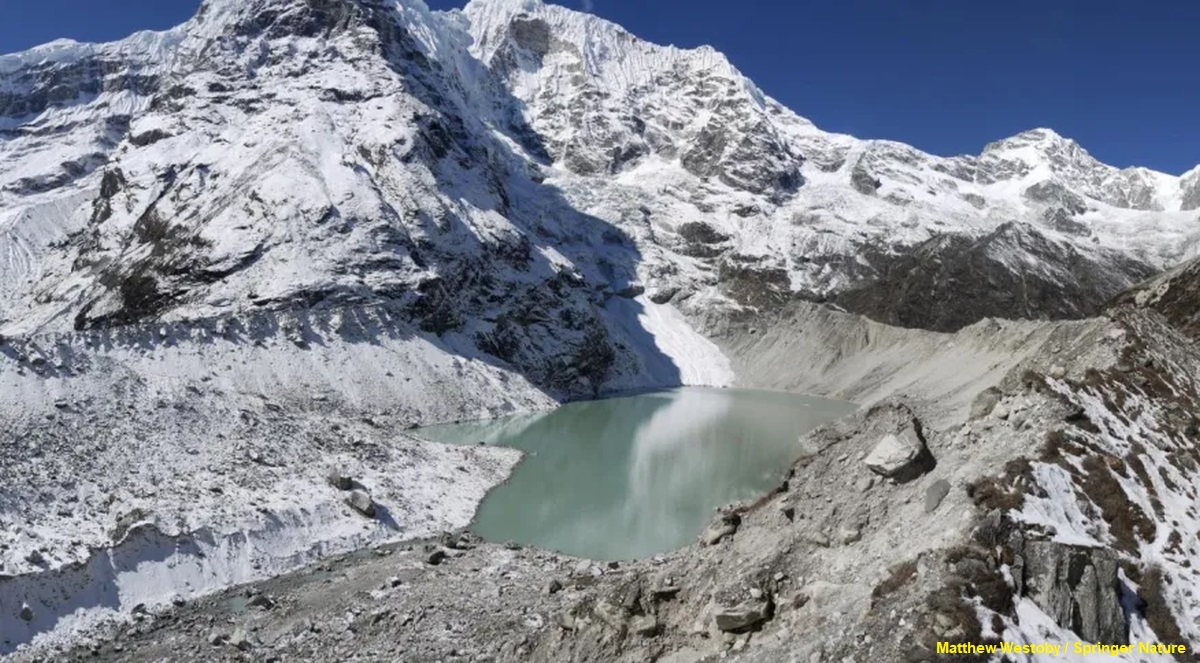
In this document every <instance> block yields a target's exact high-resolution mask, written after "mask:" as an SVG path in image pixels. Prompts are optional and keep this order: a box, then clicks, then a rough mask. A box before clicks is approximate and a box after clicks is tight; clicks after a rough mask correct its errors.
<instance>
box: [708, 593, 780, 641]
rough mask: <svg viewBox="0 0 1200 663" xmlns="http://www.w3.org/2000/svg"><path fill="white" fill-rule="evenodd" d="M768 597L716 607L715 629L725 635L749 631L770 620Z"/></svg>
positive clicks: (714, 616) (769, 601) (714, 613)
mask: <svg viewBox="0 0 1200 663" xmlns="http://www.w3.org/2000/svg"><path fill="white" fill-rule="evenodd" d="M771 608H772V605H771V600H770V598H769V597H765V596H764V597H763V598H759V599H755V598H749V599H747V600H745V601H742V602H740V603H738V604H736V605H718V606H716V610H715V611H714V612H713V621H714V622H715V623H716V626H717V629H718V630H721V631H724V632H726V633H738V632H742V631H747V630H750V629H752V628H754V627H756V626H758V625H759V624H761V623H763V622H765V621H767V620H768V619H770V618H771Z"/></svg>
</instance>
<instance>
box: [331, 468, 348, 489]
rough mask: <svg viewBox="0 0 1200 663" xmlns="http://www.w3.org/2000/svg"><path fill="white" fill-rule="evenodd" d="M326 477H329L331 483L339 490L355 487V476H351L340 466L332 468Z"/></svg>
mask: <svg viewBox="0 0 1200 663" xmlns="http://www.w3.org/2000/svg"><path fill="white" fill-rule="evenodd" d="M326 479H328V481H329V485H331V486H333V487H334V488H337V489H338V490H353V489H354V478H353V477H351V476H350V474H349V473H347V472H346V471H345V470H342V469H340V468H335V469H332V470H330V471H329V474H327V475H326Z"/></svg>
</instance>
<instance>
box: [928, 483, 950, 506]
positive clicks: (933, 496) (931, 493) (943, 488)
mask: <svg viewBox="0 0 1200 663" xmlns="http://www.w3.org/2000/svg"><path fill="white" fill-rule="evenodd" d="M949 494H950V482H949V481H946V480H945V479H938V480H937V481H935V482H933V485H931V486H929V488H927V489H926V490H925V513H933V512H934V511H937V508H938V507H939V506H941V505H942V500H944V499H946V495H949Z"/></svg>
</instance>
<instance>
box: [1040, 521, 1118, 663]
mask: <svg viewBox="0 0 1200 663" xmlns="http://www.w3.org/2000/svg"><path fill="white" fill-rule="evenodd" d="M1024 563H1025V573H1024V588H1025V592H1026V594H1027V595H1028V596H1029V597H1030V598H1031V599H1033V601H1034V602H1035V603H1037V604H1038V606H1040V607H1041V608H1042V610H1044V611H1045V612H1046V614H1048V615H1050V616H1051V617H1052V618H1053V619H1054V621H1055V622H1056V623H1058V625H1059V626H1062V627H1063V628H1068V629H1070V630H1072V631H1074V632H1075V633H1076V634H1078V635H1079V637H1080V638H1082V639H1083V640H1084V641H1086V642H1102V643H1108V644H1125V643H1127V642H1129V635H1128V629H1127V627H1126V621H1125V612H1124V611H1123V610H1122V608H1121V587H1120V580H1119V579H1118V577H1117V568H1118V567H1117V558H1116V556H1115V555H1114V554H1113V552H1112V551H1111V550H1106V549H1104V548H1085V547H1081V546H1069V545H1065V544H1061V543H1054V542H1049V541H1027V542H1026V543H1025V547H1024Z"/></svg>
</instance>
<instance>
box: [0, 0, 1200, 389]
mask: <svg viewBox="0 0 1200 663" xmlns="http://www.w3.org/2000/svg"><path fill="white" fill-rule="evenodd" d="M0 90H2V92H0V131H2V132H3V133H2V134H0V135H2V136H3V142H2V143H0V155H2V157H3V158H2V159H0V244H2V245H3V247H2V249H3V250H0V256H3V263H0V272H2V273H0V283H2V284H3V285H0V302H2V305H0V310H3V317H4V320H3V322H4V326H3V330H4V332H5V333H7V334H10V335H11V334H21V333H32V332H37V331H49V330H65V329H71V328H75V329H84V328H89V327H96V326H111V325H115V324H125V323H130V322H135V321H142V320H147V319H165V320H180V319H193V318H210V317H218V316H221V315H226V314H229V313H234V312H238V311H243V310H247V309H254V308H264V307H266V308H289V307H295V306H301V307H311V306H317V307H329V306H337V305H352V304H359V303H366V302H377V301H380V300H387V301H402V302H404V303H405V305H406V306H407V307H408V310H409V312H410V314H411V316H412V317H413V318H414V319H417V320H419V321H420V322H421V324H422V326H423V327H424V328H426V329H427V330H430V331H435V332H453V331H461V332H463V333H465V334H466V335H467V336H469V337H471V338H473V339H475V340H476V341H477V342H478V343H479V344H480V346H481V347H483V348H484V349H485V350H487V351H488V352H491V353H492V354H494V355H496V356H498V357H501V358H502V359H505V360H513V361H515V362H516V363H518V364H520V363H525V364H530V365H532V364H534V363H537V362H539V361H541V360H542V359H543V358H544V357H541V356H538V357H536V358H535V357H533V356H529V357H519V356H518V355H519V354H521V353H522V352H523V351H524V349H527V348H530V347H534V346H537V345H539V343H541V344H543V345H544V344H545V343H547V342H548V338H549V337H565V338H566V340H567V344H568V345H572V346H573V348H574V350H573V351H579V350H581V349H584V348H588V347H600V346H603V345H605V344H606V343H605V331H604V328H605V326H606V324H605V321H604V315H603V314H600V313H597V311H598V310H599V308H598V307H602V306H603V305H604V302H605V301H607V299H608V298H609V297H612V296H613V295H620V294H624V295H626V296H633V295H636V294H638V293H640V292H641V291H642V289H643V288H648V289H649V294H650V296H651V297H652V298H653V299H654V300H655V301H657V302H660V303H661V302H667V301H673V302H675V303H676V304H677V305H678V306H679V307H680V308H683V309H685V310H687V309H688V308H689V307H696V306H700V305H708V304H710V303H717V304H728V305H731V306H752V307H760V308H761V307H764V306H771V305H772V304H774V303H776V302H779V301H781V300H783V299H785V298H787V297H790V296H793V295H795V296H802V297H808V298H818V299H830V300H833V301H835V302H838V303H840V304H842V305H843V306H845V307H847V308H850V309H852V310H856V311H861V312H864V313H866V314H868V315H872V316H874V317H877V318H879V319H881V320H884V321H889V322H898V323H902V324H906V325H910V326H922V327H930V328H937V329H944V328H955V327H959V326H962V325H963V324H966V323H969V322H972V321H974V320H976V319H978V318H980V317H982V316H983V315H1010V316H1013V317H1021V316H1024V317H1042V316H1077V315H1081V314H1084V313H1087V312H1089V311H1091V310H1094V309H1095V307H1096V306H1097V305H1098V304H1099V303H1100V302H1102V301H1103V300H1104V299H1105V298H1106V297H1108V296H1109V295H1111V294H1113V293H1114V292H1116V291H1118V290H1119V289H1121V288H1123V287H1124V286H1127V285H1129V284H1130V283H1131V282H1133V281H1135V280H1139V279H1141V278H1143V277H1145V276H1147V275H1149V274H1150V273H1152V272H1153V271H1156V270H1159V269H1162V268H1164V267H1166V266H1168V265H1169V264H1171V263H1173V262H1175V261H1178V260H1179V259H1181V258H1184V257H1188V256H1190V255H1192V254H1193V253H1195V245H1196V236H1197V232H1196V228H1197V223H1196V222H1197V218H1196V217H1197V212H1195V211H1194V210H1195V209H1196V208H1197V207H1198V206H1200V170H1197V171H1193V172H1192V173H1191V174H1189V175H1187V176H1184V177H1182V178H1180V177H1174V176H1170V175H1166V174H1163V173H1156V172H1153V171H1149V170H1146V169H1142V168H1132V169H1125V170H1119V169H1116V168H1113V167H1110V166H1106V165H1104V164H1102V163H1100V162H1098V161H1096V160H1095V159H1094V158H1092V157H1091V156H1090V155H1088V153H1087V152H1086V151H1085V150H1084V149H1083V148H1081V147H1080V146H1079V145H1077V144H1076V143H1074V142H1073V141H1070V140H1067V139H1064V138H1062V137H1060V136H1058V135H1057V134H1055V133H1054V132H1052V131H1050V130H1047V129H1038V130H1033V131H1029V132H1026V133H1023V134H1020V135H1018V136H1015V137H1013V138H1010V139H1007V140H1002V141H999V142H996V143H993V144H991V145H988V146H987V147H986V148H985V149H984V151H983V153H982V154H981V155H980V156H970V157H954V158H941V157H936V156H932V155H928V154H924V153H922V152H920V151H918V150H916V149H914V148H911V147H908V146H906V145H902V144H898V143H892V142H886V141H864V140H858V139H855V138H853V137H850V136H845V135H838V134H831V133H827V132H824V131H821V130H820V129H818V128H817V127H815V126H814V125H813V124H812V123H811V122H809V121H807V120H805V119H803V118H802V117H799V116H797V115H796V114H794V113H793V112H791V111H790V110H788V109H786V108H784V107H783V106H781V105H780V104H778V103H777V102H775V101H774V100H772V99H771V98H770V97H768V96H767V95H766V94H765V93H764V92H762V91H761V90H759V89H758V88H757V87H755V86H754V84H753V83H752V82H750V81H749V80H748V79H747V78H746V77H744V76H743V75H741V74H740V73H739V72H738V71H737V70H736V69H735V68H734V67H733V66H732V65H731V64H730V63H729V61H728V60H727V59H726V58H725V57H724V56H722V55H721V54H719V53H717V52H715V51H713V50H712V49H710V48H699V49H695V50H683V49H677V48H672V47H661V46H657V45H653V44H649V43H647V42H644V41H642V40H639V39H638V38H637V37H635V36H633V35H631V34H629V33H628V32H626V31H625V30H623V29H622V28H620V27H619V26H617V25H614V24H612V23H609V22H607V21H604V20H601V19H599V18H596V17H593V16H589V15H586V14H582V13H578V12H574V11H571V10H568V9H565V8H563V7H559V6H554V5H546V4H542V3H540V2H536V1H528V0H476V1H475V2H472V3H470V4H469V5H468V6H467V7H466V8H465V9H464V10H462V11H455V12H450V13H436V12H430V11H428V10H427V8H426V7H424V6H423V5H422V3H420V2H419V0H405V1H404V2H401V3H399V4H396V3H390V2H382V1H374V0H322V1H317V0H254V1H251V2H241V1H238V2H234V1H233V0H208V1H207V2H206V3H205V4H204V5H203V6H202V7H201V10H200V12H199V13H198V14H197V16H196V17H195V18H194V19H192V20H191V21H189V22H188V23H186V24H184V25H181V26H179V27H178V28H175V29H173V30H169V31H167V32H162V33H140V34H138V35H135V36H133V37H131V38H129V39H127V40H125V41H122V42H117V43H113V44H105V45H85V44H76V43H73V42H67V41H59V42H54V43H51V44H48V45H45V46H42V47H38V48H35V49H33V50H31V51H27V52H25V53H20V54H16V55H9V56H4V57H3V58H0ZM964 293H969V295H970V296H969V297H964V296H963V294H964ZM932 304H936V308H937V312H935V311H933V310H932V309H931V305H932ZM539 327H541V328H543V329H542V331H539V330H538V328H539ZM535 354H536V353H535ZM568 354H569V353H568ZM601 354H602V355H603V354H604V353H601ZM587 370H588V369H587V367H584V372H587ZM593 372H595V371H593Z"/></svg>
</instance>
